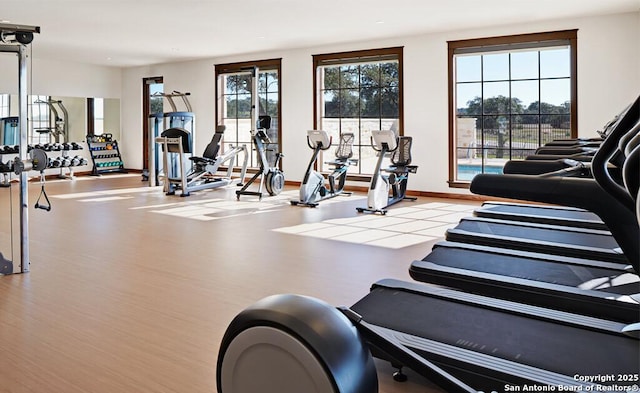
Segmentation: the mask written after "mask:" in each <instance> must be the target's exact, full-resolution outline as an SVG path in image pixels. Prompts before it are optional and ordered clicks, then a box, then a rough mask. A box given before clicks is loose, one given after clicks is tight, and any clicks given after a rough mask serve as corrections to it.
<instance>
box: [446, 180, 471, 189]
mask: <svg viewBox="0 0 640 393" xmlns="http://www.w3.org/2000/svg"><path fill="white" fill-rule="evenodd" d="M447 183H449V188H466V189H469V187H471V182H468V181H466V182H463V181H454V180H449V181H448V182H447Z"/></svg>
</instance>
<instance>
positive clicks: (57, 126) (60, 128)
mask: <svg viewBox="0 0 640 393" xmlns="http://www.w3.org/2000/svg"><path fill="white" fill-rule="evenodd" d="M33 103H34V104H42V105H46V106H48V107H49V111H50V112H51V113H53V118H54V123H53V127H49V128H42V129H39V130H34V131H36V132H39V133H48V134H50V135H53V140H54V142H55V143H60V142H61V141H60V137H62V142H69V112H67V108H65V106H64V105H63V104H62V100H52V99H51V98H49V99H48V100H46V101H44V100H37V101H34V102H33ZM56 107H57V108H58V109H56ZM58 110H59V111H58ZM60 114H62V116H60Z"/></svg>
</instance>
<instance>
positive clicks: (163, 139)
mask: <svg viewBox="0 0 640 393" xmlns="http://www.w3.org/2000/svg"><path fill="white" fill-rule="evenodd" d="M225 128H226V127H225V126H224V125H222V126H218V127H217V128H216V132H215V134H214V135H213V138H212V139H211V142H209V144H208V145H207V147H206V149H205V151H204V153H203V155H202V157H189V158H188V159H189V160H191V162H192V163H193V167H192V169H191V170H188V169H187V162H188V160H187V154H191V150H190V149H191V146H192V143H191V141H190V134H189V131H187V130H185V129H184V128H169V129H168V130H165V131H164V132H163V133H162V134H161V135H160V136H159V137H158V138H156V142H157V143H159V144H161V145H162V151H163V153H164V154H163V165H164V168H168V169H171V170H169V171H166V172H165V178H164V188H163V189H164V192H165V193H166V194H167V195H174V194H175V193H176V190H177V189H180V190H181V194H180V196H183V197H185V196H189V194H190V193H191V191H199V190H204V189H209V188H217V187H223V186H226V185H229V184H231V183H232V181H233V179H232V175H233V168H234V162H235V161H236V158H238V155H239V154H240V153H243V154H244V161H243V165H242V169H241V171H240V179H239V181H238V185H242V181H243V179H244V176H245V173H246V171H247V164H248V162H249V154H248V153H247V148H246V146H244V145H242V146H231V147H230V149H229V150H228V151H226V152H224V153H223V154H221V155H218V152H219V151H220V142H221V141H222V137H223V135H224V130H225ZM172 157H177V160H178V163H179V165H178V167H177V171H176V172H173V168H171V167H170V166H169V161H170V160H171V159H172ZM225 163H227V173H226V176H218V175H216V173H217V172H218V170H219V169H220V167H221V166H222V165H224V164H225Z"/></svg>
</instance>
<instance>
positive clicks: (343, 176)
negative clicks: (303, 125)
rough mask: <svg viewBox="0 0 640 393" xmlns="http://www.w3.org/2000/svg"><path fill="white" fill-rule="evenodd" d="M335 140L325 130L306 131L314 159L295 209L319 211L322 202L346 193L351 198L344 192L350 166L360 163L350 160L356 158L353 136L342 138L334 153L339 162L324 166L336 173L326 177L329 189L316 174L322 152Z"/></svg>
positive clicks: (305, 177)
mask: <svg viewBox="0 0 640 393" xmlns="http://www.w3.org/2000/svg"><path fill="white" fill-rule="evenodd" d="M332 139H333V138H332V137H330V136H329V134H328V133H327V132H326V131H324V130H309V131H307V145H309V147H310V148H311V149H313V155H312V156H311V161H309V166H308V167H307V171H306V173H305V174H304V179H303V180H302V184H301V185H300V200H298V201H291V204H292V205H294V206H297V205H301V206H309V207H316V206H318V202H320V201H322V200H325V199H329V198H333V197H336V196H338V195H341V194H343V193H344V194H346V195H351V192H345V191H344V185H345V183H346V180H347V170H348V169H349V166H351V165H357V164H358V160H357V159H354V158H351V157H352V156H353V140H354V139H355V137H354V135H353V133H343V134H341V135H340V143H339V144H338V148H337V149H336V153H335V154H336V159H335V160H333V161H326V162H325V164H328V165H329V166H330V167H333V168H332V169H333V172H332V173H330V174H329V175H328V176H327V181H328V183H329V184H328V188H327V187H326V186H325V178H324V176H323V175H322V174H321V173H319V172H317V171H315V170H314V164H315V163H316V161H317V159H318V155H319V154H320V152H321V151H324V150H329V148H330V147H331V142H332Z"/></svg>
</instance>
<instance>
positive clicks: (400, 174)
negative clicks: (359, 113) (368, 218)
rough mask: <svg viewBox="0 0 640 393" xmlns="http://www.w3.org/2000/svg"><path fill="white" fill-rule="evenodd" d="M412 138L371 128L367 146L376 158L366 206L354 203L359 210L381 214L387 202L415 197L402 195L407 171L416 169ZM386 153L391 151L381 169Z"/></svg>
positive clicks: (405, 187) (405, 186) (411, 199)
mask: <svg viewBox="0 0 640 393" xmlns="http://www.w3.org/2000/svg"><path fill="white" fill-rule="evenodd" d="M412 142H413V139H412V138H411V137H410V136H400V137H397V136H396V134H395V132H394V131H393V130H381V131H371V147H372V148H373V149H374V150H375V151H377V152H378V161H377V163H376V169H375V171H374V173H373V175H372V176H371V183H370V184H369V191H368V192H367V207H366V208H365V207H357V208H356V210H357V211H358V212H359V213H362V212H371V213H381V214H383V215H384V214H386V213H387V208H388V207H390V206H391V205H395V204H396V203H398V202H400V201H403V200H409V201H415V200H416V199H417V198H413V197H408V196H406V193H407V182H408V180H409V173H416V172H417V170H418V167H417V166H416V165H411V143H412ZM388 153H391V165H390V166H389V167H387V168H385V169H382V162H383V160H384V158H385V157H386V156H387V154H388ZM383 173H388V175H385V174H383ZM389 192H391V194H389Z"/></svg>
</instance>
